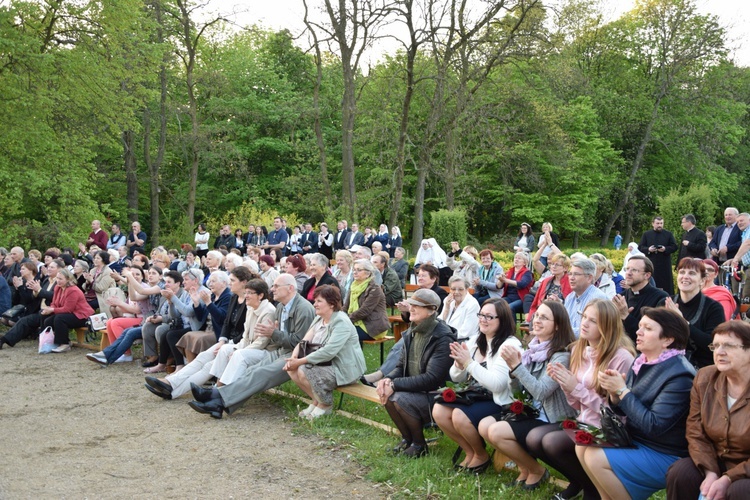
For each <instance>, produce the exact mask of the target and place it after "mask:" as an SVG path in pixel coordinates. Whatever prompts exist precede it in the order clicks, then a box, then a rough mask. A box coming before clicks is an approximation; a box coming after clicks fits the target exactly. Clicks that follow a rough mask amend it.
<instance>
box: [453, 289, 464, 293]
mask: <svg viewBox="0 0 750 500" xmlns="http://www.w3.org/2000/svg"><path fill="white" fill-rule="evenodd" d="M465 291H466V288H451V292H453V293H461V292H465Z"/></svg>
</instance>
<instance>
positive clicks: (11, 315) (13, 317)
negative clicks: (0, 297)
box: [3, 304, 26, 323]
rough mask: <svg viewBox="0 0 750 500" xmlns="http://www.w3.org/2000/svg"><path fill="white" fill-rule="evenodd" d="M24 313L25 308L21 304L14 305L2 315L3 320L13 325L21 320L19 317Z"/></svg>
mask: <svg viewBox="0 0 750 500" xmlns="http://www.w3.org/2000/svg"><path fill="white" fill-rule="evenodd" d="M25 312H26V306H24V305H22V304H16V305H15V306H13V307H11V308H10V309H8V310H7V311H5V312H4V313H3V319H5V320H7V321H8V322H13V323H15V322H16V321H18V320H19V319H20V318H21V315H22V314H23V313H25Z"/></svg>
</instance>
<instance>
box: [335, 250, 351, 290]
mask: <svg viewBox="0 0 750 500" xmlns="http://www.w3.org/2000/svg"><path fill="white" fill-rule="evenodd" d="M352 265H354V257H352V254H351V252H350V251H349V250H337V251H336V269H334V270H333V277H334V278H336V281H338V283H339V289H340V290H341V296H342V297H344V298H345V299H346V298H347V297H349V286H351V284H352V280H353V279H354V273H353V272H352Z"/></svg>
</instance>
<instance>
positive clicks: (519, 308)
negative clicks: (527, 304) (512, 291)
mask: <svg viewBox="0 0 750 500" xmlns="http://www.w3.org/2000/svg"><path fill="white" fill-rule="evenodd" d="M505 301H506V302H507V303H508V305H509V306H510V310H511V311H513V315H516V314H518V313H520V312H523V301H521V300H514V301H513V302H511V301H510V300H508V299H507V298H506V299H505Z"/></svg>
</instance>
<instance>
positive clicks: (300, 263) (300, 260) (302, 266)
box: [284, 255, 310, 293]
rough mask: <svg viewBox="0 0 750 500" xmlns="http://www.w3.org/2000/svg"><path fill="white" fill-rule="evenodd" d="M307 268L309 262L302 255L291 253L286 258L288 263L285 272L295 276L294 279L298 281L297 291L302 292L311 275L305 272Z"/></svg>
mask: <svg viewBox="0 0 750 500" xmlns="http://www.w3.org/2000/svg"><path fill="white" fill-rule="evenodd" d="M306 270H307V262H306V261H305V259H304V257H302V256H301V255H291V256H289V257H287V259H286V265H285V266H284V272H286V274H288V275H290V276H294V280H295V281H296V282H297V291H298V292H300V293H302V289H303V288H304V286H305V283H306V282H307V280H308V279H310V276H309V275H308V274H306V273H305V271H306Z"/></svg>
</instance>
